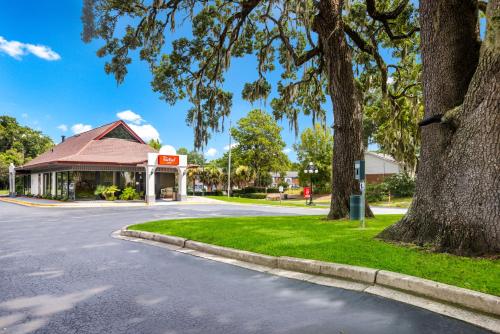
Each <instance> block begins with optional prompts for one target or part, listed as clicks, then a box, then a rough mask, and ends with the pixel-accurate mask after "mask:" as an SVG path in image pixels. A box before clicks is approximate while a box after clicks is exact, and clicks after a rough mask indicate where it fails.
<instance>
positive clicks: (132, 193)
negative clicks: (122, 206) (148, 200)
mask: <svg viewBox="0 0 500 334" xmlns="http://www.w3.org/2000/svg"><path fill="white" fill-rule="evenodd" d="M120 199H121V200H123V201H131V200H137V199H140V195H139V194H138V193H137V191H136V190H135V188H132V187H126V188H125V189H123V191H122V193H121V195H120Z"/></svg>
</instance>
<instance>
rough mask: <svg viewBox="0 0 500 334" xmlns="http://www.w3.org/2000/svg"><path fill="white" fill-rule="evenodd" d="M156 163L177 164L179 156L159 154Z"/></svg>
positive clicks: (163, 164) (164, 164)
mask: <svg viewBox="0 0 500 334" xmlns="http://www.w3.org/2000/svg"><path fill="white" fill-rule="evenodd" d="M158 165H162V166H178V165H179V156H178V155H159V156H158Z"/></svg>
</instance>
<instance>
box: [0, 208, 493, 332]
mask: <svg viewBox="0 0 500 334" xmlns="http://www.w3.org/2000/svg"><path fill="white" fill-rule="evenodd" d="M312 213H313V212H312V210H309V209H301V208H268V207H258V206H235V205H178V206H163V207H152V208H92V209H89V208H85V209H69V208H27V207H22V206H17V205H14V204H6V203H1V202H0V333H1V334H4V333H13V334H20V333H51V334H56V333H64V334H69V333H134V334H136V333H148V334H150V333H151V334H153V333H161V334H174V333H204V334H207V333H217V334H221V333H238V334H244V333H301V334H303V333H315V334H319V333H344V334H351V333H384V334H387V333H455V334H456V333H485V331H483V330H481V329H479V328H476V327H474V326H472V325H469V324H466V323H464V322H461V321H458V320H454V319H451V318H447V317H445V316H441V315H438V314H434V313H432V312H430V311H427V310H423V309H419V308H417V307H413V306H409V305H406V304H402V303H398V302H395V301H391V300H388V299H384V298H381V297H377V296H373V295H370V294H366V293H360V292H354V291H348V290H342V289H337V288H331V287H324V286H319V285H314V284H310V283H306V282H303V281H295V280H292V279H287V278H282V277H276V276H271V275H267V274H263V273H257V272H254V271H251V270H247V269H244V268H240V267H235V266H231V265H227V264H223V263H219V262H213V261H209V260H206V259H202V258H197V257H193V256H190V255H185V254H181V253H178V252H172V251H168V250H166V249H164V248H159V247H153V246H149V245H145V244H140V243H133V242H128V241H123V240H117V239H113V238H111V236H110V234H111V233H112V232H113V231H115V230H117V229H119V228H121V227H122V226H123V225H126V224H131V223H138V222H143V221H147V220H152V219H162V218H176V217H198V216H200V217H207V216H208V217H212V216H231V215H272V214H281V215H284V214H312Z"/></svg>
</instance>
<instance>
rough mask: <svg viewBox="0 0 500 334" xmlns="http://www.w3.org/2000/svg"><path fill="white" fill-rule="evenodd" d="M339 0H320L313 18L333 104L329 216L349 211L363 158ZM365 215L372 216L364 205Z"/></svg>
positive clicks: (357, 96)
mask: <svg viewBox="0 0 500 334" xmlns="http://www.w3.org/2000/svg"><path fill="white" fill-rule="evenodd" d="M342 7H343V1H342V0H322V1H320V2H319V3H318V9H319V13H318V15H317V16H316V18H315V21H314V30H315V31H316V32H317V33H318V36H319V39H320V43H321V46H322V48H323V55H324V56H323V57H324V62H325V67H326V74H327V77H328V90H329V94H330V97H331V99H332V104H333V106H334V112H333V114H334V141H333V158H332V200H331V204H330V213H329V214H328V218H329V219H338V218H345V217H347V216H348V215H349V196H350V195H351V194H352V193H359V184H358V182H357V181H355V180H354V161H355V160H361V159H363V135H362V105H361V96H360V92H359V91H358V89H357V87H356V86H355V83H354V73H353V70H352V56H351V50H350V49H349V45H348V44H347V42H346V38H345V33H344V27H343V23H342V18H341V17H342ZM365 212H366V215H367V216H373V214H372V212H371V210H370V208H369V207H368V206H367V208H366V210H365Z"/></svg>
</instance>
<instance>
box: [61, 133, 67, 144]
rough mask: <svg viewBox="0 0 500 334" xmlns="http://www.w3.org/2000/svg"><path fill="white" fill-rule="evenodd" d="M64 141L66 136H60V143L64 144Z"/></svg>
mask: <svg viewBox="0 0 500 334" xmlns="http://www.w3.org/2000/svg"><path fill="white" fill-rule="evenodd" d="M65 140H66V136H64V135H62V136H61V143H64V141H65Z"/></svg>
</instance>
